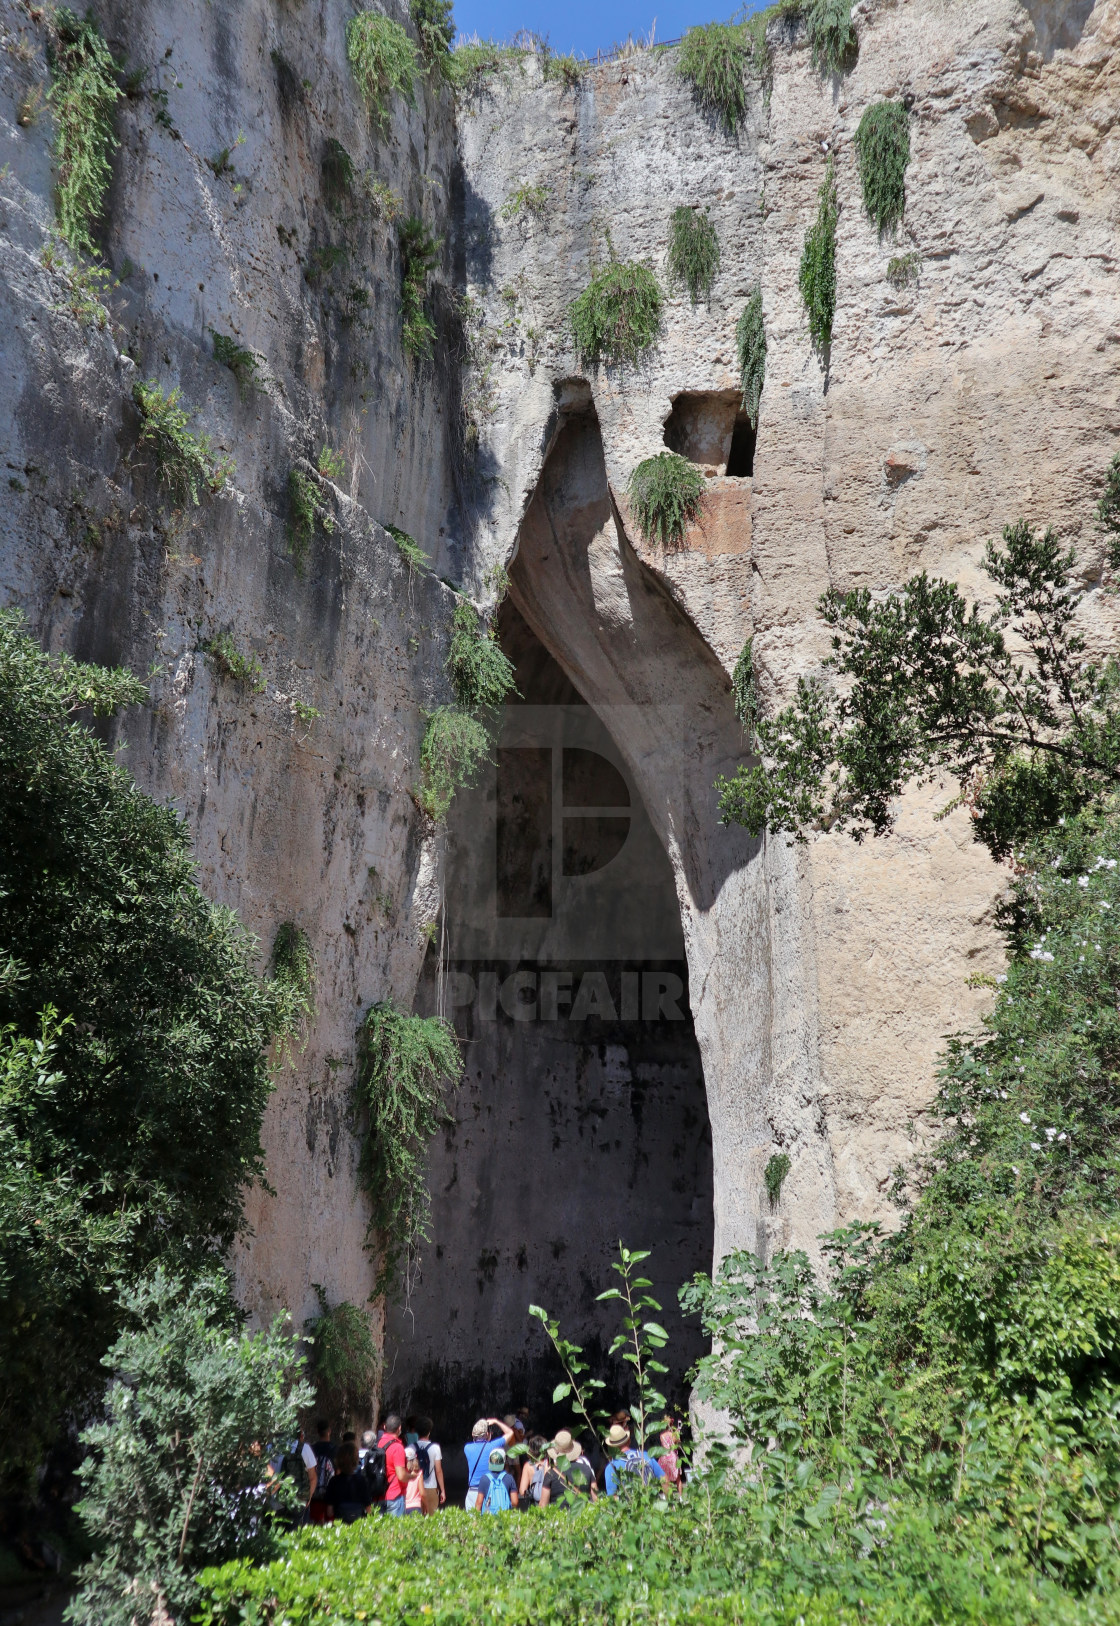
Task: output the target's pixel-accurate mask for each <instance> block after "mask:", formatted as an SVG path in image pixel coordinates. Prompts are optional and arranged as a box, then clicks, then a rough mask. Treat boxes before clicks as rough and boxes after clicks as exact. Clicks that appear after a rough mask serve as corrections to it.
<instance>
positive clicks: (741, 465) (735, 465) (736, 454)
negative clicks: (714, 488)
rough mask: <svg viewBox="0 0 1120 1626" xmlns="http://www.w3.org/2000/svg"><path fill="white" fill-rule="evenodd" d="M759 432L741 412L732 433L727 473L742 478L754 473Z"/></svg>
mask: <svg viewBox="0 0 1120 1626" xmlns="http://www.w3.org/2000/svg"><path fill="white" fill-rule="evenodd" d="M757 438H758V430H757V429H756V428H755V427H754V425H752V423H751V420H750V419H749V418H748V417H747V415H746V413H745V412H740V413H739V416H738V417H737V418H736V419H735V427H734V429H733V430H732V431H731V450H730V452H729V453H728V454H727V472H728V474H733V475H736V476H738V477H739V478H742V477H743V476H744V475H748V474H753V473H754V443H755V441H756V439H757Z"/></svg>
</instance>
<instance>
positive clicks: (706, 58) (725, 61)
mask: <svg viewBox="0 0 1120 1626" xmlns="http://www.w3.org/2000/svg"><path fill="white" fill-rule="evenodd" d="M754 63H755V48H754V41H753V39H752V37H751V35H750V34H749V33H748V32H747V30H746V29H745V28H744V27H743V26H742V25H741V24H736V23H707V24H702V25H700V26H699V27H696V28H690V29H689V30H688V32H687V34H686V35H685V36H684V39H683V40H682V41H681V43H680V48H679V50H678V51H677V60H676V69H677V72H678V74H679V75H680V76H681V78H682V79H686V80H687V81H688V83H689V84H690V85H691V86H692V94H693V96H694V97H695V98H696V100H697V102H698V103H699V104H700V106H701V107H702V108H704V110H705V111H706V112H708V113H711V114H713V115H714V116H715V117H717V118H718V119H719V120H720V122H721V123H722V124H723V127H724V129H725V130H726V131H727V133H728V135H732V136H733V135H734V134H735V132H736V131H737V130H738V128H739V126H740V124H741V123H742V122H743V119H744V118H745V117H746V112H747V87H746V74H747V72H748V71H749V70H750V69H751V68H752V67H753V66H754Z"/></svg>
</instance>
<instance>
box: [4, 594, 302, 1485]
mask: <svg viewBox="0 0 1120 1626" xmlns="http://www.w3.org/2000/svg"><path fill="white" fill-rule="evenodd" d="M145 698H146V690H145V688H144V686H143V685H142V684H141V683H139V682H138V681H137V679H135V678H134V677H132V676H131V675H130V674H129V673H127V672H121V671H116V672H106V671H102V670H100V669H98V668H96V667H91V666H83V665H80V664H79V663H77V662H75V661H73V660H71V659H70V658H69V657H67V656H62V657H60V658H58V659H54V660H52V659H49V658H48V657H47V656H46V655H45V654H44V653H43V651H42V650H41V649H40V648H39V646H38V645H37V644H36V643H35V642H34V640H33V639H31V638H29V637H28V636H27V635H26V633H25V632H24V631H23V628H22V623H21V620H20V618H19V616H18V614H17V613H15V612H12V611H6V612H3V613H0V1080H2V1084H0V1144H2V1146H3V1148H4V1151H5V1152H6V1153H7V1156H5V1158H4V1174H3V1177H2V1178H0V1291H2V1293H3V1295H4V1299H3V1309H4V1313H3V1315H2V1316H0V1442H2V1443H0V1481H3V1482H5V1483H6V1484H7V1485H9V1486H11V1487H12V1488H14V1489H16V1490H17V1491H18V1490H21V1489H25V1488H26V1485H27V1481H28V1477H29V1475H30V1472H31V1470H32V1468H33V1467H34V1466H35V1465H36V1464H37V1463H38V1462H39V1461H41V1459H42V1456H43V1454H44V1452H45V1450H46V1449H47V1448H48V1446H49V1445H50V1443H51V1442H52V1440H53V1439H54V1437H55V1435H56V1433H57V1430H58V1427H59V1424H60V1420H61V1418H62V1416H63V1415H64V1414H65V1413H66V1412H68V1411H73V1410H74V1409H78V1410H79V1411H80V1410H81V1408H82V1407H83V1406H84V1405H85V1404H86V1403H87V1402H88V1400H89V1398H90V1397H91V1396H92V1395H93V1394H94V1393H96V1392H97V1390H98V1389H99V1388H100V1386H101V1382H102V1376H101V1372H100V1368H99V1362H100V1358H101V1356H102V1355H103V1353H104V1351H105V1350H106V1348H107V1347H108V1345H109V1344H110V1343H111V1341H112V1339H113V1338H114V1337H115V1335H116V1332H117V1329H118V1309H117V1301H116V1289H117V1286H118V1284H119V1281H120V1280H121V1279H123V1278H124V1277H127V1276H130V1275H135V1274H136V1273H137V1272H139V1271H141V1270H143V1269H144V1268H145V1267H146V1265H147V1264H149V1263H150V1262H152V1261H153V1260H155V1259H156V1258H159V1259H160V1260H161V1261H163V1262H164V1263H165V1264H167V1265H168V1266H169V1267H173V1268H175V1269H176V1270H182V1271H186V1272H191V1271H195V1270H198V1269H200V1268H204V1267H205V1266H207V1265H208V1264H209V1265H212V1264H213V1262H214V1261H215V1260H216V1259H217V1258H218V1257H219V1256H220V1255H221V1253H222V1251H223V1250H224V1249H225V1248H227V1247H228V1246H229V1244H230V1242H231V1241H232V1239H233V1236H234V1234H235V1233H236V1231H237V1230H238V1228H239V1226H240V1225H241V1223H242V1196H243V1188H244V1186H245V1184H246V1183H247V1182H248V1181H251V1180H252V1179H254V1178H256V1177H257V1176H258V1175H259V1174H260V1173H261V1171H262V1159H263V1154H262V1152H261V1147H260V1124H261V1117H262V1114H263V1112H264V1107H265V1103H266V1101H267V1099H268V1095H269V1092H270V1089H271V1080H270V1072H269V1064H268V1055H267V1048H268V1045H269V1042H270V1040H271V1038H272V1036H273V1035H274V1034H275V1033H277V1032H279V1031H283V1030H284V1029H286V1028H287V1027H289V1026H291V1025H292V1024H294V1023H295V1021H296V1020H297V1019H298V1016H299V1013H300V1012H299V1009H298V1008H297V1007H298V1006H299V995H298V991H297V990H295V989H294V988H293V986H292V985H291V983H290V981H288V980H285V979H282V978H281V979H278V980H277V981H275V982H268V981H264V980H261V979H259V978H258V976H257V974H256V960H257V946H256V943H255V941H254V939H253V938H252V937H250V936H249V934H248V933H246V932H245V931H244V929H243V928H242V926H241V925H240V923H239V922H238V920H237V918H236V916H235V915H233V914H232V913H231V912H230V911H229V910H226V909H221V908H218V907H217V906H215V905H214V904H212V903H211V902H210V901H209V900H208V899H207V898H206V897H205V896H204V895H203V894H202V892H201V891H200V890H199V888H198V885H197V883H196V881H195V878H194V864H193V861H192V859H191V853H190V841H189V835H188V831H187V828H186V825H185V824H184V822H183V821H182V820H181V819H180V818H179V817H178V815H177V814H176V813H175V812H174V810H173V809H171V808H169V807H161V806H159V805H157V803H155V802H154V801H153V800H152V799H151V798H150V797H149V796H145V795H144V794H143V793H142V792H141V791H140V790H139V789H138V788H137V787H136V785H135V784H134V782H133V780H132V778H131V776H130V775H129V774H128V773H127V772H126V771H125V770H124V769H123V768H122V767H121V766H119V765H118V764H117V763H115V762H114V761H113V757H112V755H111V753H110V752H109V751H108V750H107V749H106V748H105V746H104V745H103V744H101V742H100V741H99V740H98V739H96V738H95V737H94V735H93V734H92V733H91V732H90V730H89V729H88V728H85V727H83V726H82V725H81V723H80V722H78V721H77V720H76V719H77V718H78V716H79V715H80V714H82V713H83V712H84V713H86V714H87V715H88V714H90V713H92V714H93V715H94V716H95V717H96V716H100V717H105V716H108V715H110V714H112V713H113V712H114V711H116V710H117V709H119V708H120V707H121V706H123V705H132V704H137V703H139V702H140V701H142V700H143V699H145ZM40 1203H42V1204H44V1205H45V1206H44V1209H43V1212H42V1213H37V1207H38V1205H39V1204H40Z"/></svg>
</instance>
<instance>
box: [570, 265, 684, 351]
mask: <svg viewBox="0 0 1120 1626" xmlns="http://www.w3.org/2000/svg"><path fill="white" fill-rule="evenodd" d="M663 304H664V296H663V295H662V292H661V288H660V285H659V284H658V281H657V278H656V276H655V275H654V273H653V271H652V269H651V268H650V267H649V266H648V265H646V264H645V262H644V261H638V260H614V259H612V260H611V262H610V264H609V265H607V266H606V267H605V268H604V269H603V270H602V271H599V272H597V273H596V274H595V276H593V277H592V279H591V281H590V282H589V283H588V285H587V287H586V288H585V289H584V290H583V292H582V294H580V296H579V298H578V299H575V300H573V301H572V303H571V305H570V306H569V308H568V321H569V324H570V326H571V330H572V337H573V340H574V341H575V347H576V351H577V353H578V355H579V357H580V359H581V361H583V362H585V363H587V362H590V363H594V362H599V361H604V362H607V363H612V362H613V363H616V364H618V363H624V362H631V363H633V362H637V361H638V360H639V359H640V358H641V356H642V355H643V354H644V353H645V352H646V351H647V350H648V349H649V348H650V346H651V345H653V344H654V343H655V342H656V340H657V338H658V335H659V334H660V332H661V316H662V307H663Z"/></svg>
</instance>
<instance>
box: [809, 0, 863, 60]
mask: <svg viewBox="0 0 1120 1626" xmlns="http://www.w3.org/2000/svg"><path fill="white" fill-rule="evenodd" d="M804 17H805V23H806V27H807V28H808V31H809V45H810V48H811V50H812V53H813V66H814V67H815V68H819V69H820V71H821V72H822V73H841V72H842V71H843V69H844V65H845V64H846V63H847V62H848V60H849V59H850V57H851V55H852V53H853V51H854V50H855V47H856V31H855V28H854V26H853V24H852V4H851V0H810V3H809V4H808V5H807V6H806V7H805V11H804Z"/></svg>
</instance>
